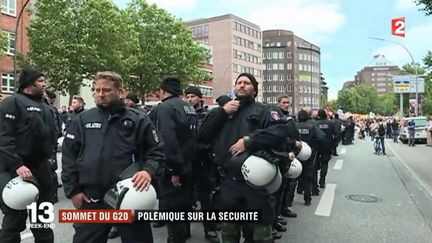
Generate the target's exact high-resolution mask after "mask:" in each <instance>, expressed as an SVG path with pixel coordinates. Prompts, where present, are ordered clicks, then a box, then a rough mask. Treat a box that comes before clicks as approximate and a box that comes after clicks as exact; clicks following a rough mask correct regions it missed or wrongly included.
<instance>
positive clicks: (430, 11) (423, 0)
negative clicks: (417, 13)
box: [415, 0, 432, 15]
mask: <svg viewBox="0 0 432 243" xmlns="http://www.w3.org/2000/svg"><path fill="white" fill-rule="evenodd" d="M415 3H416V4H417V6H420V5H421V6H422V8H421V9H420V10H422V11H425V12H426V15H432V0H416V1H415Z"/></svg>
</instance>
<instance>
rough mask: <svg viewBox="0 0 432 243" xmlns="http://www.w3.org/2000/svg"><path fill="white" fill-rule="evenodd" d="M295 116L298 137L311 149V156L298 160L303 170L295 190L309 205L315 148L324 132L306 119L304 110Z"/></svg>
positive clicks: (322, 138)
mask: <svg viewBox="0 0 432 243" xmlns="http://www.w3.org/2000/svg"><path fill="white" fill-rule="evenodd" d="M297 117H298V119H299V122H297V124H296V126H297V129H298V131H299V133H300V139H301V140H302V141H303V142H305V143H307V144H309V146H310V147H311V149H312V155H311V157H310V158H309V159H308V160H307V161H300V162H301V164H302V167H303V170H302V173H301V175H300V177H299V184H298V187H297V192H302V191H303V193H304V194H303V198H304V201H305V205H310V203H311V201H312V197H311V192H312V183H313V175H314V169H315V163H316V156H317V149H318V148H319V146H320V144H321V142H322V141H323V140H324V136H325V134H324V133H323V132H322V131H321V130H320V129H319V128H318V127H317V126H316V124H315V122H314V121H312V120H308V114H307V112H306V111H303V110H302V111H299V113H298V116H297Z"/></svg>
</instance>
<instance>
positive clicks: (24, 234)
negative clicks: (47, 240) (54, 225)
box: [21, 232, 33, 240]
mask: <svg viewBox="0 0 432 243" xmlns="http://www.w3.org/2000/svg"><path fill="white" fill-rule="evenodd" d="M31 238H33V234H32V233H31V232H27V233H22V234H21V240H26V239H31Z"/></svg>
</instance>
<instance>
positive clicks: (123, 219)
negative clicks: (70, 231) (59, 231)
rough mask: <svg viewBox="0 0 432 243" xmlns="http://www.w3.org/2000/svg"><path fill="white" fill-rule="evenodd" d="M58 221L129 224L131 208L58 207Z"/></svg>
mask: <svg viewBox="0 0 432 243" xmlns="http://www.w3.org/2000/svg"><path fill="white" fill-rule="evenodd" d="M58 219H59V223H86V224H90V223H94V224H129V223H132V221H133V218H132V210H76V209H60V210H59V217H58Z"/></svg>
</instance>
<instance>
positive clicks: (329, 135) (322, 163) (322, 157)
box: [312, 110, 337, 191]
mask: <svg viewBox="0 0 432 243" xmlns="http://www.w3.org/2000/svg"><path fill="white" fill-rule="evenodd" d="M318 115H319V119H318V120H316V124H317V126H318V127H319V128H320V129H321V131H323V132H324V133H325V138H326V141H325V142H324V143H322V144H321V145H320V150H319V152H318V163H319V164H318V166H317V168H316V169H320V170H321V171H320V179H319V186H320V187H321V188H324V186H325V178H326V176H327V170H328V163H329V161H330V159H331V157H332V145H333V144H334V139H335V137H336V135H337V133H336V129H335V127H334V123H333V122H332V121H330V120H327V119H326V118H327V115H326V113H325V111H324V110H320V111H319V112H318ZM315 172H316V171H315ZM317 176H318V175H315V176H314V181H315V182H314V184H313V188H312V189H313V190H315V191H318V188H317V183H316V180H317Z"/></svg>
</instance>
